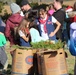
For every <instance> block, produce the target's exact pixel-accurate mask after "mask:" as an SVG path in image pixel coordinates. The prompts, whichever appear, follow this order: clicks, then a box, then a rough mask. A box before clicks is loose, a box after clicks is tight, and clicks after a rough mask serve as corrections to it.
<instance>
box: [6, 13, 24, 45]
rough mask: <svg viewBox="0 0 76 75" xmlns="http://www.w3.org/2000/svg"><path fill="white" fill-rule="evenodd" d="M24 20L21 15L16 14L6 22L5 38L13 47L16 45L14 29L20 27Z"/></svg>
mask: <svg viewBox="0 0 76 75" xmlns="http://www.w3.org/2000/svg"><path fill="white" fill-rule="evenodd" d="M22 19H23V17H22V16H21V15H20V14H18V13H16V14H13V15H11V16H10V17H9V18H8V20H7V21H6V28H5V36H6V37H7V38H8V40H9V41H10V44H11V45H13V44H15V40H14V36H13V34H12V33H13V32H14V27H15V26H18V25H19V24H20V22H21V20H22Z"/></svg>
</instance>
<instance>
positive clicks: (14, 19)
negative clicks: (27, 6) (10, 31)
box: [9, 14, 22, 24]
mask: <svg viewBox="0 0 76 75" xmlns="http://www.w3.org/2000/svg"><path fill="white" fill-rule="evenodd" d="M21 18H22V16H21V15H20V14H13V15H11V16H10V17H9V21H11V22H12V23H14V24H18V23H19V21H20V19H21Z"/></svg>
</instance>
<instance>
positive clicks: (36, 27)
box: [30, 21, 39, 30]
mask: <svg viewBox="0 0 76 75" xmlns="http://www.w3.org/2000/svg"><path fill="white" fill-rule="evenodd" d="M30 28H35V29H37V30H39V29H38V25H37V24H36V23H35V21H33V22H31V23H30Z"/></svg>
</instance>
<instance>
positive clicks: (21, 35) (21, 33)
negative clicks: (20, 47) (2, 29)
mask: <svg viewBox="0 0 76 75" xmlns="http://www.w3.org/2000/svg"><path fill="white" fill-rule="evenodd" d="M19 36H20V37H21V38H23V39H24V40H25V41H26V42H28V41H29V37H26V35H25V34H24V33H23V32H22V31H21V30H19Z"/></svg>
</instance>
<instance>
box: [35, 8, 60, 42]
mask: <svg viewBox="0 0 76 75" xmlns="http://www.w3.org/2000/svg"><path fill="white" fill-rule="evenodd" d="M35 22H36V24H37V25H38V28H39V32H40V35H41V37H43V38H44V39H45V40H52V41H56V36H55V34H56V33H57V31H58V30H59V28H60V26H61V24H60V23H59V22H58V21H57V20H56V19H55V18H54V17H53V16H48V14H47V13H46V11H45V10H44V9H40V11H39V18H38V19H37V20H35ZM53 23H56V25H57V27H56V29H54V25H53Z"/></svg>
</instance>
